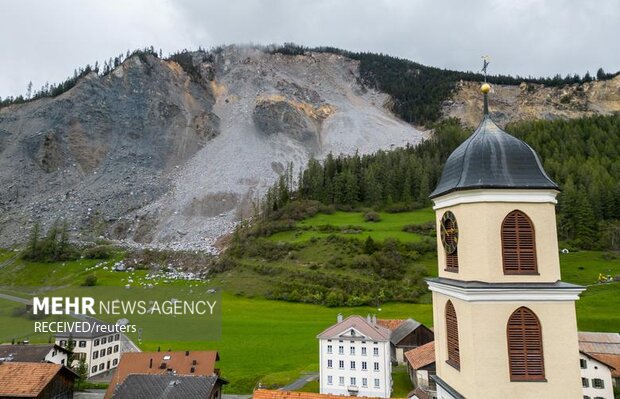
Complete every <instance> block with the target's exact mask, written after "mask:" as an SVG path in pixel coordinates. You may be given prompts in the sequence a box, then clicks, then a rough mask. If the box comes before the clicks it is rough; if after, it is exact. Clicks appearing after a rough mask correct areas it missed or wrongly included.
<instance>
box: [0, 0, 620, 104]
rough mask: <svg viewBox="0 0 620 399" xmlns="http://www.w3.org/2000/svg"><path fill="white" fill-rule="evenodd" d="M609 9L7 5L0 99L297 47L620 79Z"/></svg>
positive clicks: (114, 2) (526, 4)
mask: <svg viewBox="0 0 620 399" xmlns="http://www.w3.org/2000/svg"><path fill="white" fill-rule="evenodd" d="M618 21H620V2H618V1H617V0H599V1H596V2H594V1H592V2H586V1H578V0H548V1H544V2H543V1H538V0H519V1H508V0H480V1H462V0H445V1H438V0H416V1H414V0H307V1H301V0H245V1H241V0H222V1H205V0H177V1H173V0H168V1H166V0H131V1H121V0H106V1H84V0H53V1H36V0H20V1H17V0H12V1H11V2H10V3H9V2H6V1H5V2H4V3H3V6H2V12H1V13H0V37H1V38H2V39H0V40H1V41H0V49H2V60H1V61H0V96H3V97H5V96H7V95H17V94H20V93H24V92H25V88H26V85H27V84H28V81H30V80H32V81H33V83H34V86H35V87H40V86H41V85H42V84H44V83H45V82H46V81H49V82H58V81H60V80H62V79H64V78H65V77H67V76H69V75H71V74H72V73H73V69H74V68H76V67H78V66H83V65H85V64H86V63H93V62H94V61H95V60H99V61H100V62H101V61H102V60H104V59H107V58H108V57H110V56H114V55H116V54H119V53H121V52H125V51H126V50H127V49H134V48H139V47H140V48H141V47H145V46H149V45H153V46H155V48H157V49H159V48H162V49H163V51H164V53H168V52H171V51H175V50H178V49H183V48H188V49H192V48H196V47H198V46H202V47H205V48H209V47H212V46H216V45H219V44H230V43H260V44H270V43H282V42H296V43H299V44H303V45H307V46H318V45H329V46H334V47H340V48H344V49H349V50H354V51H373V52H381V53H387V54H391V55H395V56H399V57H404V58H409V59H412V60H414V61H417V62H421V63H423V64H427V65H433V66H438V67H442V68H451V69H460V70H473V69H478V68H479V67H480V65H479V64H480V56H481V55H483V54H489V55H490V56H491V67H490V72H491V73H504V74H515V75H516V74H519V75H534V76H539V75H554V74H556V73H561V74H563V75H564V74H567V73H575V72H577V73H580V74H583V73H584V72H585V71H586V70H589V71H590V73H595V72H596V70H597V69H598V68H599V67H601V66H602V67H603V68H604V69H605V70H607V71H614V72H615V71H617V70H619V69H620V41H619V40H618V38H619V37H620V24H619V23H618Z"/></svg>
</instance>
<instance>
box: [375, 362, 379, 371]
mask: <svg viewBox="0 0 620 399" xmlns="http://www.w3.org/2000/svg"><path fill="white" fill-rule="evenodd" d="M374 370H375V371H379V362H375V366H374Z"/></svg>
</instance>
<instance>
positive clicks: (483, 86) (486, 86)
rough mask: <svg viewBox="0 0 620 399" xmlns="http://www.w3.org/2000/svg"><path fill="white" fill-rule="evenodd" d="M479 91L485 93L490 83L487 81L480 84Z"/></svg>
mask: <svg viewBox="0 0 620 399" xmlns="http://www.w3.org/2000/svg"><path fill="white" fill-rule="evenodd" d="M480 91H481V92H483V93H484V94H487V93H488V92H490V91H491V85H490V84H488V83H485V84H483V85H482V86H480Z"/></svg>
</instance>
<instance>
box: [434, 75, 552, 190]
mask: <svg viewBox="0 0 620 399" xmlns="http://www.w3.org/2000/svg"><path fill="white" fill-rule="evenodd" d="M481 91H482V92H483V93H484V117H483V119H482V121H481V122H480V125H478V128H477V129H476V131H475V132H474V134H472V135H471V136H470V137H469V138H468V139H467V140H465V141H464V142H463V143H462V144H461V145H460V146H458V147H457V149H456V150H454V151H453V152H452V154H450V156H449V157H448V160H447V161H446V164H445V165H444V168H443V173H442V175H441V179H440V180H439V184H437V187H436V188H435V190H434V191H433V192H432V193H431V195H430V197H431V198H436V197H439V196H442V195H445V194H448V193H451V192H453V191H459V190H474V189H483V188H484V189H554V190H559V188H558V186H557V184H556V183H555V182H553V180H551V179H550V178H549V176H547V174H546V173H545V170H544V169H543V166H542V164H541V162H540V159H539V158H538V155H537V154H536V152H535V151H534V150H533V149H532V147H530V146H529V145H527V144H526V143H525V142H523V141H521V140H519V139H518V138H516V137H514V136H511V135H510V134H508V133H506V132H504V131H503V130H502V129H500V128H499V127H498V126H497V125H496V124H495V123H494V122H493V121H492V120H491V117H490V116H489V112H488V100H487V93H488V92H489V91H490V86H489V85H488V84H486V83H485V84H484V85H483V86H482V87H481Z"/></svg>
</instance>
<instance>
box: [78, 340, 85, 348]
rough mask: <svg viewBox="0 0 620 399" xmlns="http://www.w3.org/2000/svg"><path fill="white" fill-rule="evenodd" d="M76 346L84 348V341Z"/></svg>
mask: <svg viewBox="0 0 620 399" xmlns="http://www.w3.org/2000/svg"><path fill="white" fill-rule="evenodd" d="M78 346H79V347H80V348H86V341H80V343H79V344H78Z"/></svg>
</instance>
